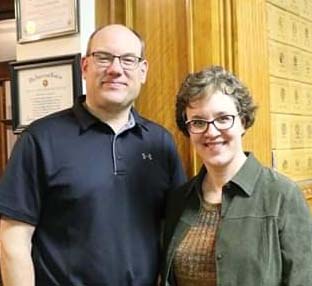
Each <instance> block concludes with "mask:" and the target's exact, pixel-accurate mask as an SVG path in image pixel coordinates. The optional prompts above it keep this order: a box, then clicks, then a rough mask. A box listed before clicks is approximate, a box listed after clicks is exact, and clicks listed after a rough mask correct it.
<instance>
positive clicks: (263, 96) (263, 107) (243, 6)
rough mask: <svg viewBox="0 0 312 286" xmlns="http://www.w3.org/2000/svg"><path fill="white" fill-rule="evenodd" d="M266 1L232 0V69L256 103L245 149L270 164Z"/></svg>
mask: <svg viewBox="0 0 312 286" xmlns="http://www.w3.org/2000/svg"><path fill="white" fill-rule="evenodd" d="M265 8H266V7H265V0H253V1H246V0H233V1H232V9H233V13H232V17H233V30H232V31H233V43H234V49H233V59H234V72H235V73H236V74H237V75H238V76H239V78H240V79H241V80H242V81H243V82H244V83H245V84H246V85H247V87H248V88H249V89H250V91H251V94H252V96H253V98H254V100H255V102H256V103H257V105H258V106H259V109H258V112H257V116H256V122H255V125H254V126H253V127H252V128H251V130H249V131H247V134H246V137H245V139H244V143H245V146H244V147H245V149H246V150H251V151H253V152H254V153H255V155H256V156H257V158H258V159H260V161H261V162H262V163H264V164H265V165H268V166H271V129H270V128H271V126H270V113H269V111H270V105H269V104H270V103H269V75H268V70H269V69H268V51H267V31H266V28H265V27H266V17H265V11H266V9H265Z"/></svg>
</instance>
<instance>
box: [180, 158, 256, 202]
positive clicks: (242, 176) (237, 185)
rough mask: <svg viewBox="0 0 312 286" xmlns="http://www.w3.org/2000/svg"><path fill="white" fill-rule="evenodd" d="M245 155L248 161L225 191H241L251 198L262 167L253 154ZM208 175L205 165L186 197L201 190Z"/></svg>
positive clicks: (194, 179)
mask: <svg viewBox="0 0 312 286" xmlns="http://www.w3.org/2000/svg"><path fill="white" fill-rule="evenodd" d="M245 154H246V156H247V159H246V161H245V162H244V164H243V166H242V167H241V168H240V169H239V171H238V172H237V173H236V174H235V175H234V177H233V178H232V179H231V180H230V181H229V182H228V183H227V184H226V185H225V186H224V189H225V190H227V189H229V190H235V191H236V192H235V193H237V194H240V193H241V192H240V191H242V192H243V193H245V194H246V195H247V196H251V195H252V193H253V192H254V190H255V185H256V183H257V180H258V177H259V176H260V173H261V169H262V166H261V164H260V163H259V161H258V160H257V159H256V158H255V156H254V155H253V154H252V153H250V152H245ZM206 173H207V170H206V168H205V166H204V165H203V166H202V167H201V169H200V171H199V172H198V174H197V175H196V176H195V177H194V178H193V179H192V180H191V182H190V185H189V188H188V190H187V192H186V196H188V195H189V194H190V193H191V192H192V191H193V190H194V189H197V190H200V189H201V184H202V181H203V179H204V177H205V175H206Z"/></svg>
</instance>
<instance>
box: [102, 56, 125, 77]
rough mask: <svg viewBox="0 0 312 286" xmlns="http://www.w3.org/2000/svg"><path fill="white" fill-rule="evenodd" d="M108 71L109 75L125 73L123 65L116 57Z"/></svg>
mask: <svg viewBox="0 0 312 286" xmlns="http://www.w3.org/2000/svg"><path fill="white" fill-rule="evenodd" d="M106 71H107V72H108V73H119V74H120V73H122V72H123V68H122V66H121V63H120V59H119V58H117V57H115V58H114V59H113V60H112V62H111V64H110V65H109V66H108V67H107V68H106Z"/></svg>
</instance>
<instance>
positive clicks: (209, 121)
mask: <svg viewBox="0 0 312 286" xmlns="http://www.w3.org/2000/svg"><path fill="white" fill-rule="evenodd" d="M223 116H230V117H231V118H232V124H231V126H230V127H227V128H224V129H220V128H218V127H217V126H216V124H215V121H216V120H217V119H219V118H220V117H223ZM237 116H239V114H236V115H233V114H225V115H221V116H218V117H216V118H215V119H213V120H206V119H204V118H198V119H190V120H187V121H185V122H184V124H185V125H186V128H187V130H188V131H189V132H190V133H192V134H203V133H205V132H207V130H208V129H209V126H210V124H212V125H213V126H214V128H216V129H217V130H218V131H219V132H222V131H226V130H229V129H231V128H232V127H233V126H234V122H235V117H237ZM194 120H201V121H204V122H206V123H207V126H206V128H205V130H204V131H202V132H192V131H191V129H190V128H189V127H188V126H189V123H191V122H192V121H194Z"/></svg>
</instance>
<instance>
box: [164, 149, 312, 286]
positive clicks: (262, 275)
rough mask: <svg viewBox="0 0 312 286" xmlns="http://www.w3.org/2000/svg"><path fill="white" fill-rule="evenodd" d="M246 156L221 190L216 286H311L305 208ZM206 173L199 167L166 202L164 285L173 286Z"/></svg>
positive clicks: (289, 185)
mask: <svg viewBox="0 0 312 286" xmlns="http://www.w3.org/2000/svg"><path fill="white" fill-rule="evenodd" d="M247 155H248V158H247V160H246V162H245V163H244V165H243V166H242V167H241V169H240V170H239V172H238V173H237V174H236V175H235V176H234V177H233V179H232V180H231V181H230V182H229V183H227V184H226V185H225V186H224V188H223V197H222V208H221V221H220V224H219V227H218V230H217V237H216V253H215V259H216V260H215V261H216V271H217V281H218V284H217V285H222V286H281V285H283V286H312V218H311V214H310V210H309V208H308V206H307V203H306V201H305V199H304V197H303V195H302V193H301V191H300V190H299V188H298V187H297V185H296V184H295V183H294V182H292V181H290V180H289V179H287V178H286V177H284V176H282V175H280V174H278V173H277V172H275V171H273V170H271V169H269V168H265V167H263V166H262V165H261V164H260V163H259V162H258V161H257V160H256V159H255V157H254V156H253V155H252V154H247ZM205 173H206V169H205V168H204V167H203V168H202V170H201V171H200V173H199V174H198V175H197V176H196V177H194V178H193V179H192V180H190V181H189V182H188V183H186V184H185V185H184V186H182V187H181V188H180V189H178V190H177V191H175V192H172V194H173V195H172V196H171V197H170V198H169V200H168V204H167V216H166V225H165V233H164V247H165V250H166V255H165V256H166V257H165V259H164V263H163V270H162V285H166V286H169V285H170V286H171V285H176V284H175V281H174V275H173V271H172V260H173V257H174V253H175V249H176V247H177V245H178V243H179V242H180V241H181V240H182V239H183V237H184V235H185V234H186V232H187V230H188V229H189V228H190V226H191V225H192V224H193V223H194V222H195V221H196V218H197V216H198V212H199V208H200V200H199V196H198V192H200V189H201V182H202V179H203V177H204V175H205Z"/></svg>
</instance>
